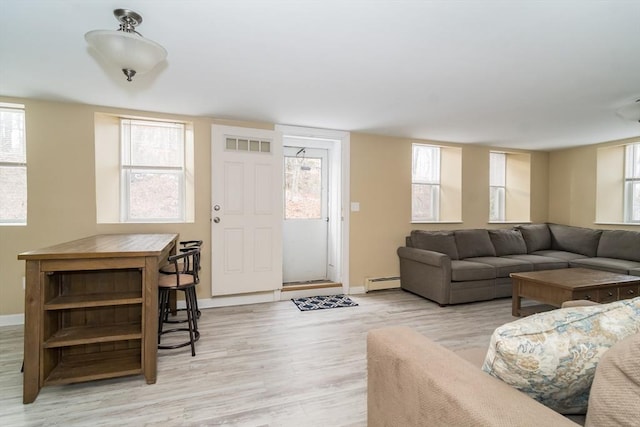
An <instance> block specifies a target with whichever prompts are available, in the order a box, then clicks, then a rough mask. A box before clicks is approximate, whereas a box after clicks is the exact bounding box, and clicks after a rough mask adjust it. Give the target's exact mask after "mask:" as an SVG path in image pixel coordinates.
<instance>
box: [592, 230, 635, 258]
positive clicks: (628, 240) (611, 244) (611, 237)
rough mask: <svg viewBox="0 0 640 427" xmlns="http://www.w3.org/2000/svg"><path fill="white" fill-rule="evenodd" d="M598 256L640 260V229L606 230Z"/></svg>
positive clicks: (603, 233)
mask: <svg viewBox="0 0 640 427" xmlns="http://www.w3.org/2000/svg"><path fill="white" fill-rule="evenodd" d="M598 256H599V257H605V258H617V259H626V260H629V261H638V262H640V231H625V230H604V231H603V232H602V236H600V242H599V243H598Z"/></svg>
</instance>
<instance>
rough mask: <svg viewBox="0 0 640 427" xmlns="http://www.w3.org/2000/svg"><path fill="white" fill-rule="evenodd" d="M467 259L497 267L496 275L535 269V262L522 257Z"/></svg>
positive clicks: (507, 275) (503, 275) (500, 275)
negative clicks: (521, 258) (524, 259)
mask: <svg viewBox="0 0 640 427" xmlns="http://www.w3.org/2000/svg"><path fill="white" fill-rule="evenodd" d="M465 261H470V262H479V263H482V264H489V265H490V266H492V267H494V268H495V269H496V277H509V274H511V273H520V272H522V271H533V264H531V263H530V262H527V261H523V260H520V259H511V258H506V257H505V258H503V257H495V256H494V257H489V256H482V257H474V258H467V259H465Z"/></svg>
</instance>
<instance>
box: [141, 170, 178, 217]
mask: <svg viewBox="0 0 640 427" xmlns="http://www.w3.org/2000/svg"><path fill="white" fill-rule="evenodd" d="M180 181H181V180H180V175H179V174H176V173H153V172H134V171H132V172H131V173H130V174H129V219H131V220H136V219H144V220H153V219H157V220H162V219H165V220H180V219H182V218H181V216H182V215H181V211H182V209H181V206H182V201H181V200H180V194H181V192H180Z"/></svg>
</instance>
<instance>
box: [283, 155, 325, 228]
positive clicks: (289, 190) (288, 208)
mask: <svg viewBox="0 0 640 427" xmlns="http://www.w3.org/2000/svg"><path fill="white" fill-rule="evenodd" d="M284 170H285V214H284V217H285V218H286V219H319V218H321V217H322V159H318V158H315V159H314V158H297V157H285V159H284Z"/></svg>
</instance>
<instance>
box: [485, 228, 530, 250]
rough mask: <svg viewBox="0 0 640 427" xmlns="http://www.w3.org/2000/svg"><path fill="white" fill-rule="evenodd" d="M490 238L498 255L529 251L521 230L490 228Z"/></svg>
mask: <svg viewBox="0 0 640 427" xmlns="http://www.w3.org/2000/svg"><path fill="white" fill-rule="evenodd" d="M489 238H491V243H493V247H494V248H495V250H496V256H504V255H517V254H526V253H527V244H526V243H525V242H524V238H523V237H522V233H520V230H489Z"/></svg>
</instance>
